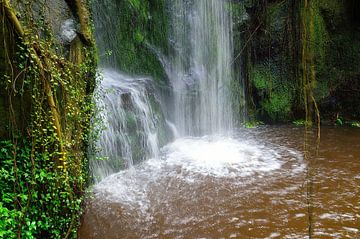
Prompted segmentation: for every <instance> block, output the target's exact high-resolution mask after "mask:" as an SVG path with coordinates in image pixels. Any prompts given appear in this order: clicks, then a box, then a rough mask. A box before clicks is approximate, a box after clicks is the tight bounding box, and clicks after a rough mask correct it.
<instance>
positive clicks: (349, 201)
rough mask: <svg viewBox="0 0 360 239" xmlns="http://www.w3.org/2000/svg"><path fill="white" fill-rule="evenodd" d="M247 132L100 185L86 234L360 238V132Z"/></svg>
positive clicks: (187, 147) (175, 146) (167, 151)
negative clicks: (308, 135) (306, 147)
mask: <svg viewBox="0 0 360 239" xmlns="http://www.w3.org/2000/svg"><path fill="white" fill-rule="evenodd" d="M315 146H316V143H315V140H314V139H313V138H312V139H310V140H309V148H310V149H309V150H310V151H311V153H312V155H313V156H311V157H310V158H309V159H305V158H304V157H303V149H304V130H303V129H302V128H295V127H290V126H279V127H263V128H258V129H250V130H244V129H241V130H239V131H238V133H237V134H235V135H232V136H231V137H224V136H212V137H202V138H185V139H179V140H176V141H175V142H173V143H171V144H169V145H168V146H166V147H164V148H163V149H162V157H161V158H160V159H150V160H148V161H146V162H144V163H142V164H141V165H138V166H136V167H135V168H132V169H128V170H125V171H122V172H119V173H118V174H114V175H111V176H110V177H108V178H106V179H104V180H103V181H102V182H100V183H99V184H97V185H96V186H94V190H93V191H94V192H93V195H92V198H91V199H88V201H87V207H86V210H85V214H84V216H83V220H82V226H81V229H80V233H79V238H80V239H90V238H94V239H115V238H119V239H122V238H144V239H145V238H266V239H268V238H269V239H270V238H289V239H296V238H309V226H310V225H311V229H310V230H311V231H312V232H311V234H312V238H319V239H322V238H323V239H325V238H339V239H340V238H351V239H356V238H360V130H359V129H352V128H331V127H324V128H322V136H321V143H320V148H319V152H318V156H314V155H315Z"/></svg>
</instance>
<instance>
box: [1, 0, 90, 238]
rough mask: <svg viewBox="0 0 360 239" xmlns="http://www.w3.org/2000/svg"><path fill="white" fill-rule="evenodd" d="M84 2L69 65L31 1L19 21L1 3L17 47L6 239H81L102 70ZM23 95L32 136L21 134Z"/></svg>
mask: <svg viewBox="0 0 360 239" xmlns="http://www.w3.org/2000/svg"><path fill="white" fill-rule="evenodd" d="M77 2H78V3H77V9H82V11H81V13H79V15H80V14H81V17H80V18H84V17H85V20H84V19H83V20H81V19H80V23H81V33H80V34H79V37H78V38H76V39H75V40H74V41H73V43H72V45H71V47H70V54H69V59H65V58H64V57H60V56H58V54H57V53H56V52H55V49H56V43H55V42H56V40H55V39H54V37H53V36H52V34H51V29H48V28H47V25H49V24H46V23H45V24H34V22H35V21H36V19H40V20H39V21H44V19H45V17H44V16H40V17H37V16H34V14H33V6H32V5H31V4H32V3H31V2H26V3H25V4H24V5H23V9H22V11H25V12H22V14H23V15H22V18H21V20H20V19H19V17H18V14H17V13H16V10H15V8H14V7H13V6H12V5H11V3H10V1H9V0H2V1H0V10H1V19H2V20H3V21H2V32H3V34H6V33H11V35H12V38H13V39H14V40H15V41H14V42H12V41H10V40H9V39H5V38H4V42H3V43H2V44H3V46H4V51H5V55H6V57H7V59H8V62H7V65H8V66H9V67H8V68H9V69H10V70H8V71H7V74H5V75H4V79H6V87H5V88H6V89H5V90H7V92H8V98H9V100H8V102H9V103H8V108H9V115H10V118H11V124H10V130H11V132H13V133H12V137H11V139H10V140H7V141H1V142H0V144H1V147H0V148H1V152H0V159H1V160H0V166H1V167H0V168H1V175H0V187H1V188H2V192H1V193H0V196H1V198H0V215H1V216H0V219H1V220H0V221H1V222H0V233H1V234H0V238H69V237H72V238H76V228H77V225H78V223H79V217H80V209H81V202H82V196H83V194H84V190H85V183H86V179H87V173H86V172H87V170H86V167H87V162H86V155H84V153H83V152H84V151H85V147H86V137H87V131H88V128H89V119H90V115H91V109H92V103H91V102H92V101H91V100H90V97H91V92H92V89H93V88H94V77H95V69H96V64H95V62H96V61H95V57H94V55H95V54H94V47H93V46H94V44H93V40H92V35H91V21H90V16H89V14H88V11H87V10H86V12H84V11H85V10H84V9H87V8H88V6H87V3H86V2H85V1H77ZM41 4H42V5H41V6H42V7H44V6H45V4H46V2H43V3H41ZM40 25H41V26H43V27H42V28H41V29H38V28H37V27H38V26H40ZM85 25H86V27H85ZM44 36H45V37H44ZM11 44H13V45H14V49H15V50H14V52H10V51H9V49H11V47H10V45H11ZM19 86H20V89H19V88H18V87H19ZM24 95H29V96H30V97H28V98H26V99H27V100H28V102H26V108H27V109H26V110H27V111H28V112H29V114H30V116H29V122H28V123H27V126H26V127H25V130H24V129H18V127H17V119H16V117H15V115H16V114H17V113H19V112H18V111H22V110H21V109H19V108H18V107H15V106H14V105H13V103H14V102H16V101H17V100H20V99H22V98H23V97H24ZM20 114H26V113H24V112H21V113H20Z"/></svg>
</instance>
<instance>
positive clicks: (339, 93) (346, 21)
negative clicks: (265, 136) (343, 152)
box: [232, 0, 360, 122]
mask: <svg viewBox="0 0 360 239" xmlns="http://www.w3.org/2000/svg"><path fill="white" fill-rule="evenodd" d="M232 2H233V6H234V7H233V11H234V12H235V17H236V19H235V20H234V22H235V26H234V27H235V30H234V35H235V37H237V39H235V41H234V44H235V47H236V49H235V54H236V55H237V54H239V57H238V58H237V62H235V63H236V64H238V67H239V68H242V69H244V78H245V85H246V88H247V98H248V100H247V102H248V114H249V117H250V118H252V117H253V118H260V119H262V120H264V121H268V122H279V121H285V122H286V121H289V120H293V119H295V118H304V108H303V105H304V103H303V100H302V98H303V96H302V93H303V92H302V84H301V74H302V73H301V72H302V68H301V67H299V66H300V65H301V64H300V63H301V47H302V44H303V41H302V39H301V32H302V30H301V29H302V20H301V15H300V14H301V6H302V4H304V1H297V0H286V1H278V0H275V1H267V2H266V3H260V1H232ZM308 2H309V4H311V9H312V10H313V12H312V18H313V20H312V23H313V24H312V27H313V30H314V31H313V32H314V34H312V36H311V40H310V44H309V47H310V48H311V51H312V55H313V59H314V60H313V67H314V71H315V79H316V81H314V83H313V84H312V86H311V87H312V88H313V89H312V90H313V93H314V97H315V99H316V101H317V103H318V105H319V107H320V111H321V115H322V116H323V117H324V118H327V119H331V118H333V117H336V115H337V114H338V115H340V116H342V117H344V118H348V119H353V120H354V119H358V118H359V117H360V106H359V104H358V103H357V102H359V100H360V93H359V90H358V89H359V88H360V81H359V76H360V65H359V64H360V63H359V61H358V59H359V58H360V44H359V38H360V28H359V15H360V7H359V2H358V1H356V0H353V1H346V2H344V1H340V0H327V1H325V0H311V1H308ZM243 16H247V17H246V18H245V19H244V17H243ZM307 27H310V26H309V25H307ZM333 98H336V99H337V102H336V104H332V103H331V99H333Z"/></svg>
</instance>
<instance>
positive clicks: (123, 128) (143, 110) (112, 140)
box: [90, 69, 159, 180]
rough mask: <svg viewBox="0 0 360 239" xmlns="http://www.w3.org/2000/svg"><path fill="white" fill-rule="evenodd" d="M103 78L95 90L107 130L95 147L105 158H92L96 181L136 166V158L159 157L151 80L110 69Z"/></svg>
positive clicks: (103, 71)
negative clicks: (150, 92) (150, 96)
mask: <svg viewBox="0 0 360 239" xmlns="http://www.w3.org/2000/svg"><path fill="white" fill-rule="evenodd" d="M101 77H102V80H101V84H100V85H99V86H98V88H97V89H96V92H97V95H100V98H98V99H97V102H96V103H97V106H98V107H99V108H100V110H101V117H100V118H101V121H102V123H103V124H104V125H103V126H104V130H102V131H101V135H100V138H99V140H98V141H97V142H96V146H97V148H98V149H99V150H100V151H99V152H98V154H97V156H98V157H101V156H102V157H105V159H104V160H91V161H90V167H91V171H92V173H93V176H94V178H95V179H96V180H97V179H102V178H104V177H106V176H108V175H110V174H113V173H115V172H118V171H119V170H120V169H122V168H128V167H131V166H133V165H134V160H137V161H140V160H144V159H146V158H151V157H158V156H159V145H158V135H157V130H156V121H157V119H156V115H155V114H154V113H153V111H152V109H151V106H150V102H149V96H148V94H149V90H148V89H147V84H149V83H150V80H149V79H147V78H135V77H130V76H126V75H123V74H120V73H117V72H116V71H113V70H109V69H104V70H102V74H101ZM136 146H137V148H134V147H136ZM135 151H143V154H142V155H140V156H139V155H134V152H135ZM139 157H140V158H139Z"/></svg>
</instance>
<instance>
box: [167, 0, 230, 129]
mask: <svg viewBox="0 0 360 239" xmlns="http://www.w3.org/2000/svg"><path fill="white" fill-rule="evenodd" d="M170 5H171V7H170V9H171V29H172V30H171V36H170V43H171V45H172V47H173V48H174V53H173V54H172V55H171V56H170V57H169V59H170V62H171V64H167V65H166V67H167V68H168V69H167V73H168V74H169V79H170V80H171V83H172V87H173V91H174V103H175V107H174V108H175V110H174V112H173V115H174V122H175V125H176V126H177V128H178V130H179V132H180V134H181V135H182V136H188V135H205V134H214V133H225V132H227V131H229V130H231V129H232V127H233V111H232V102H231V99H230V96H231V89H230V86H231V82H232V80H233V77H234V75H233V69H232V66H231V62H232V59H233V47H232V17H231V11H230V9H229V7H230V5H226V2H225V1H220V0H196V1H184V0H175V1H172V2H171V4H170Z"/></svg>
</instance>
